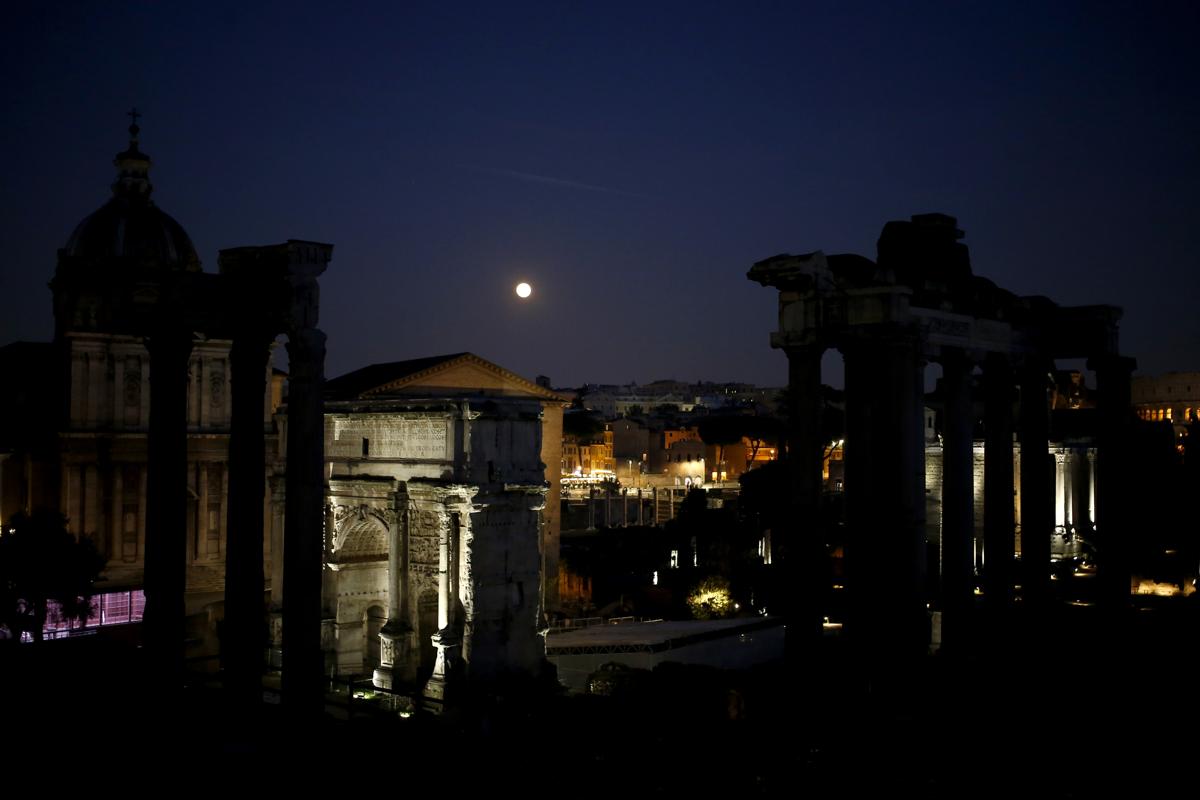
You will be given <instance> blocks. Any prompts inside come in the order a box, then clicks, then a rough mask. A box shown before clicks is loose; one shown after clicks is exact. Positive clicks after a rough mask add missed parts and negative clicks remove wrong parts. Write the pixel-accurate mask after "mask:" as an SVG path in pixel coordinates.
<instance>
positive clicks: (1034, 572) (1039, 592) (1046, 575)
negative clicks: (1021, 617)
mask: <svg viewBox="0 0 1200 800" xmlns="http://www.w3.org/2000/svg"><path fill="white" fill-rule="evenodd" d="M1049 371H1050V365H1049V364H1048V363H1047V362H1046V361H1045V360H1043V359H1041V358H1036V357H1035V358H1031V359H1029V360H1027V361H1026V363H1025V364H1024V365H1023V366H1022V368H1021V375H1020V380H1021V406H1020V436H1021V586H1022V598H1023V600H1024V604H1025V607H1026V608H1037V607H1040V606H1041V605H1042V604H1043V603H1044V602H1045V601H1046V598H1047V595H1048V594H1049V591H1050V537H1051V533H1052V531H1053V530H1054V507H1053V506H1054V500H1053V494H1052V492H1053V491H1054V472H1053V469H1054V461H1053V458H1052V457H1051V455H1050V441H1049V439H1050V407H1049V402H1048V395H1047V391H1048V390H1049V388H1050V384H1049V380H1048V377H1047V376H1048V374H1049Z"/></svg>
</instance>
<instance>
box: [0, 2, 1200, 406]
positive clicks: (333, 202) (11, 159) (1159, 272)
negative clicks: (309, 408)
mask: <svg viewBox="0 0 1200 800" xmlns="http://www.w3.org/2000/svg"><path fill="white" fill-rule="evenodd" d="M242 5H243V4H241V3H235V4H230V5H228V6H227V7H223V6H221V5H219V4H217V3H213V2H204V3H195V4H183V3H178V4H177V3H155V4H151V3H120V4H119V3H87V4H79V5H76V4H70V3H34V2H19V3H14V4H11V5H10V6H9V7H8V10H7V11H6V12H5V15H4V16H5V19H4V24H3V26H0V27H2V30H0V43H2V47H0V63H2V69H0V81H3V108H4V125H3V126H0V146H2V147H3V149H4V152H5V154H6V159H5V160H6V165H5V170H4V173H5V174H4V179H3V181H2V182H0V204H2V205H0V244H2V246H3V253H4V258H3V266H2V267H0V343H5V342H8V341H11V340H13V339H32V340H48V339H49V338H50V337H51V335H52V318H51V303H50V292H49V290H48V289H47V288H46V284H47V282H48V281H49V280H50V278H51V276H52V274H53V269H54V263H55V252H56V250H57V249H58V248H59V247H62V246H63V244H64V243H65V242H66V239H67V237H68V236H69V234H70V233H71V230H72V229H73V227H74V226H75V224H76V223H77V222H78V221H79V220H80V219H81V218H82V217H84V216H85V215H86V214H89V213H91V212H92V211H93V210H95V209H96V208H97V207H99V206H100V205H101V204H102V203H103V202H105V200H106V199H107V198H108V196H109V189H108V186H109V184H110V183H111V182H112V179H113V175H114V168H113V167H112V165H111V162H112V158H113V155H114V154H115V153H116V152H118V151H119V150H122V149H124V147H125V145H126V142H127V135H126V133H125V128H126V126H127V125H128V123H129V120H128V118H127V117H126V116H125V112H126V111H127V110H128V109H129V108H130V107H131V106H136V107H137V108H138V109H139V110H140V111H141V112H142V113H143V114H144V116H143V117H142V119H141V120H140V124H141V127H142V134H141V147H142V149H143V150H144V151H146V152H147V153H149V154H150V155H151V157H152V158H153V159H154V166H153V168H152V171H151V179H152V181H153V182H154V185H155V194H154V197H155V200H156V201H157V202H158V204H159V205H160V206H161V207H162V208H163V209H164V210H165V211H167V212H168V213H170V214H171V215H172V216H174V217H175V218H176V219H178V220H179V221H180V222H181V223H182V224H183V225H184V227H185V228H186V229H187V230H188V231H189V233H190V234H191V236H192V239H193V241H194V242H195V244H196V247H197V250H198V251H199V253H200V257H201V259H202V261H203V263H204V266H205V268H206V269H207V270H209V271H215V270H216V268H217V263H216V262H217V250H218V249H219V248H223V247H234V246H240V245H253V244H271V243H275V242H279V241H283V240H285V239H287V238H300V239H313V240H317V241H325V242H331V243H333V244H334V246H335V250H334V260H333V262H332V264H331V265H330V269H329V271H328V272H327V273H326V274H325V276H324V277H323V279H322V327H323V328H324V329H325V330H326V332H327V333H328V335H329V357H328V364H327V373H328V374H329V375H331V376H333V375H338V374H341V373H343V372H346V371H349V370H351V369H354V368H356V367H359V366H362V365H365V364H369V363H372V362H377V361H390V360H398V359H406V358H416V357H422V356H428V355H436V354H441V353H450V352H456V351H460V350H470V351H473V352H475V353H478V354H479V355H482V356H484V357H485V358H488V359H491V360H493V361H495V362H497V363H499V364H501V365H503V366H505V367H508V368H510V369H512V370H514V371H516V372H518V373H521V374H523V375H526V376H529V377H533V376H534V375H537V374H545V375H548V376H550V377H551V378H552V380H553V381H554V384H555V385H557V386H569V385H579V384H581V383H583V382H585V381H590V382H627V381H637V382H648V381H650V380H653V379H656V378H676V379H679V380H699V379H707V380H743V381H751V382H755V383H759V384H767V385H779V384H782V383H783V382H784V381H785V366H786V364H785V359H784V357H783V356H782V355H781V354H780V353H778V352H776V351H772V350H771V349H770V347H769V344H768V333H769V332H770V331H771V330H772V329H773V328H774V327H775V293H774V291H773V290H768V289H764V288H762V287H760V286H758V285H757V284H752V283H750V282H749V281H747V280H746V278H745V273H746V270H747V269H748V268H749V267H750V265H751V264H752V263H753V262H754V261H757V260H759V259H761V258H765V257H767V256H771V255H774V254H776V253H780V252H793V253H798V252H807V251H811V250H816V249H822V250H825V251H826V252H827V253H834V252H858V253H862V254H865V255H868V256H870V257H874V254H875V240H876V238H877V237H878V235H879V231H880V229H881V228H882V226H883V224H884V222H886V221H887V220H890V219H907V218H908V217H909V216H910V215H911V214H914V213H924V212H930V211H940V212H944V213H948V214H952V215H954V216H956V217H957V218H958V220H959V226H960V227H961V228H963V229H964V230H965V231H966V233H967V236H966V239H965V242H966V243H967V244H968V245H969V246H970V248H971V253H972V259H973V265H974V269H975V272H976V274H980V275H984V276H986V277H989V278H991V279H992V280H994V281H996V282H997V283H999V284H1000V285H1002V286H1004V287H1006V288H1008V289H1011V290H1013V291H1015V292H1017V293H1020V294H1044V295H1047V296H1049V297H1051V298H1053V299H1054V300H1056V301H1058V302H1060V303H1063V304H1069V305H1075V304H1088V303H1113V304H1117V305H1120V306H1123V307H1124V308H1125V320H1124V322H1123V326H1122V345H1123V349H1124V351H1125V352H1127V353H1128V354H1130V355H1133V356H1135V357H1136V358H1137V359H1138V362H1139V365H1140V372H1142V373H1151V374H1156V373H1161V372H1164V371H1167V370H1196V369H1200V347H1198V346H1197V345H1198V343H1200V313H1198V300H1200V297H1198V292H1197V288H1196V286H1197V276H1198V274H1200V269H1198V267H1200V256H1198V254H1200V199H1198V198H1200V56H1198V55H1197V54H1198V52H1200V46H1198V45H1197V42H1198V41H1200V12H1198V11H1197V9H1200V5H1197V4H1196V3H1193V2H1178V3H1168V4H1160V3H1146V2H1138V3H1130V4H1128V5H1118V6H1114V5H1109V4H1103V3H1095V2H1085V3H1065V2H1061V3H1060V2H1050V3H1045V2H1042V3H1031V4H1028V5H1019V4H1015V3H1009V2H1003V3H988V4H982V3H981V4H966V3H956V4H945V5H942V4H924V3H878V4H864V5H857V4H853V3H841V2H839V3H820V4H816V3H813V4H809V3H801V2H791V3H738V4H734V3H724V4H707V3H698V2H689V3H679V4H676V3H665V2H642V3H630V4H624V3H617V2H604V3H593V4H582V3H568V2H557V3H546V4H525V3H515V2H514V3H508V2H503V3H501V2H497V3H489V4H480V5H478V6H476V5H474V4H469V3H430V4H417V3H387V4H382V3H381V4H379V8H378V9H373V10H366V9H364V8H360V7H359V5H360V4H345V5H339V6H334V5H332V4H331V5H329V6H315V5H313V6H309V5H306V4H303V3H281V4H278V5H274V6H270V5H266V4H254V7H253V8H243V7H242ZM519 280H528V281H529V282H530V283H531V284H532V285H533V288H534V294H533V297H532V298H531V299H530V300H528V301H524V302H522V301H520V300H518V299H517V298H516V296H515V295H514V293H513V287H514V286H515V284H516V283H517V282H518V281H519Z"/></svg>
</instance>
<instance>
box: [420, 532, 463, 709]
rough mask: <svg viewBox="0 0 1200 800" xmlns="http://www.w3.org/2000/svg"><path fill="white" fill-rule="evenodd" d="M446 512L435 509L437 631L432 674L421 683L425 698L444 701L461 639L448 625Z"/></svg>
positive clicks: (449, 551)
mask: <svg viewBox="0 0 1200 800" xmlns="http://www.w3.org/2000/svg"><path fill="white" fill-rule="evenodd" d="M452 533H453V532H452V530H451V520H450V514H449V513H448V512H447V511H445V510H444V509H439V510H438V631H437V633H435V634H433V637H432V638H433V646H434V647H435V648H436V649H437V656H436V660H435V661H434V665H433V675H432V676H430V678H429V681H428V682H427V683H426V684H425V697H426V698H427V699H429V700H432V701H434V702H445V700H446V683H447V681H448V680H449V679H450V677H451V673H452V671H453V667H454V661H455V657H456V656H457V654H458V653H457V651H458V647H459V645H460V644H461V643H462V639H461V637H460V636H459V633H458V631H457V630H456V629H455V628H454V627H453V626H452V625H451V623H452V622H453V619H454V608H453V605H452V602H453V598H452V597H451V592H450V566H451V559H452V558H453V552H452V550H453V548H454V546H455V543H454V541H453V536H452Z"/></svg>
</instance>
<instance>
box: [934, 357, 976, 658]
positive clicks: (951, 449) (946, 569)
mask: <svg viewBox="0 0 1200 800" xmlns="http://www.w3.org/2000/svg"><path fill="white" fill-rule="evenodd" d="M972 368H973V364H972V363H971V361H970V360H969V359H968V358H967V356H966V354H965V353H963V352H961V351H958V350H952V349H949V348H948V349H947V352H946V353H945V355H943V356H942V393H943V398H944V400H945V414H944V417H943V425H944V436H943V441H942V454H943V455H942V605H943V617H942V642H943V646H947V645H948V646H949V647H951V648H953V647H955V646H957V645H961V644H963V643H964V642H965V640H966V638H967V632H968V629H969V627H970V623H969V621H968V620H969V616H970V611H971V607H972V605H973V603H974V597H973V595H974V590H975V580H974V558H973V553H972V545H973V543H974V537H975V495H974V480H973V479H974V471H975V470H974V466H975V465H974V453H973V448H972V444H973V432H974V427H975V415H974V412H973V409H972V405H971V371H972Z"/></svg>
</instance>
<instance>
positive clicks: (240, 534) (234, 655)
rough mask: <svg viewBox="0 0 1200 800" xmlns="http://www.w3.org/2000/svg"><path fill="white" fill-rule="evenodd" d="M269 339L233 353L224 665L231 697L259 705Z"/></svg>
mask: <svg viewBox="0 0 1200 800" xmlns="http://www.w3.org/2000/svg"><path fill="white" fill-rule="evenodd" d="M270 347H271V337H269V336H266V335H262V334H256V333H249V332H248V333H244V334H240V335H236V336H235V338H234V342H233V348H232V349H231V351H230V357H229V358H230V369H231V375H230V383H231V385H230V391H231V393H232V395H233V397H232V406H233V413H232V417H231V420H230V426H229V509H228V515H227V524H226V545H225V548H226V549H225V628H224V636H223V639H222V642H221V662H222V666H223V667H224V669H225V675H226V684H227V686H228V687H229V688H230V690H231V691H235V692H239V693H244V694H247V695H249V696H250V697H251V698H254V699H257V697H258V694H259V692H260V691H261V674H262V668H263V649H264V647H265V644H266V641H265V638H264V634H265V631H266V628H265V616H264V613H265V606H264V603H263V592H264V591H265V581H264V578H263V568H264V564H263V515H264V499H265V497H266V489H267V485H266V482H267V479H266V463H265V459H266V444H265V441H264V438H263V425H264V420H263V395H264V394H265V393H266V390H267V375H266V370H267V359H268V357H269V356H270Z"/></svg>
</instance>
